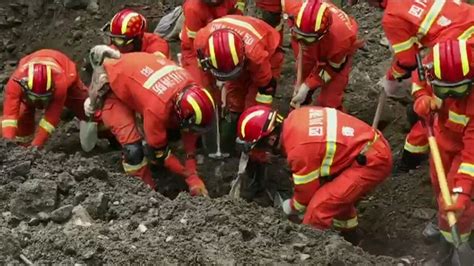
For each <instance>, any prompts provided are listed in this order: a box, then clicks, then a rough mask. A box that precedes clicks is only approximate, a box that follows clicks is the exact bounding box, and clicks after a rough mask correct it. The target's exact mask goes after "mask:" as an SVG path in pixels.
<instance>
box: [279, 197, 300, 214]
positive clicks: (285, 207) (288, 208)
mask: <svg viewBox="0 0 474 266" xmlns="http://www.w3.org/2000/svg"><path fill="white" fill-rule="evenodd" d="M281 207H282V208H283V212H284V213H285V214H286V215H287V216H290V215H295V214H298V212H297V211H295V210H293V208H291V199H287V200H285V201H283V203H282V204H281Z"/></svg>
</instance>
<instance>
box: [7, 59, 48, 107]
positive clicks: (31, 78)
mask: <svg viewBox="0 0 474 266" xmlns="http://www.w3.org/2000/svg"><path fill="white" fill-rule="evenodd" d="M27 71H28V75H27V76H26V77H24V78H23V79H21V80H15V81H16V82H18V83H19V84H20V86H21V87H22V89H23V92H24V93H25V98H26V101H27V102H28V103H30V104H32V105H35V106H36V107H39V108H42V107H45V106H46V105H47V104H48V103H49V102H50V100H51V97H52V95H53V86H54V84H53V76H52V75H53V74H52V71H51V67H50V66H48V65H45V64H39V63H31V64H29V65H28V68H27Z"/></svg>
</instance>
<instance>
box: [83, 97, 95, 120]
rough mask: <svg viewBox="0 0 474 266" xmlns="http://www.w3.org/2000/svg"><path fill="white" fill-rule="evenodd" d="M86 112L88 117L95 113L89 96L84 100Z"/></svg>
mask: <svg viewBox="0 0 474 266" xmlns="http://www.w3.org/2000/svg"><path fill="white" fill-rule="evenodd" d="M84 113H86V116H88V117H91V116H93V115H94V113H95V110H94V108H92V105H91V99H90V98H89V97H88V98H87V99H86V100H85V101H84Z"/></svg>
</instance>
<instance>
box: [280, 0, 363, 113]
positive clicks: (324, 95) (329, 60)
mask: <svg viewBox="0 0 474 266" xmlns="http://www.w3.org/2000/svg"><path fill="white" fill-rule="evenodd" d="M284 1H285V5H284V10H283V11H284V12H285V13H287V14H289V15H290V16H294V17H297V15H298V12H299V9H300V7H301V5H302V2H301V1H293V0H284ZM328 4H329V6H330V7H329V10H330V12H331V14H332V24H331V26H330V27H329V31H328V32H327V33H326V35H325V36H324V37H323V38H322V39H321V40H319V41H317V42H316V43H314V44H312V45H310V46H304V47H303V79H305V80H304V82H305V83H306V85H308V87H309V88H310V89H312V90H315V89H318V88H321V91H320V94H319V96H318V98H317V100H316V105H319V106H327V107H333V108H342V98H343V95H344V90H345V88H346V86H347V84H348V82H349V73H350V71H351V68H352V61H353V56H354V54H355V52H356V51H357V49H358V48H359V47H360V46H361V42H360V41H358V39H357V31H358V25H357V22H356V21H355V20H354V19H353V18H352V17H350V16H348V15H347V14H346V13H344V11H342V10H341V9H339V8H337V7H336V6H335V5H333V4H331V3H329V2H328ZM298 45H299V44H297V43H296V42H295V41H293V48H294V49H295V55H296V56H298V55H297V51H298V49H297V47H298ZM310 96H311V94H309V96H308V97H310ZM308 100H309V99H308Z"/></svg>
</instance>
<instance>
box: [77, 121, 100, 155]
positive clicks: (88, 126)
mask: <svg viewBox="0 0 474 266" xmlns="http://www.w3.org/2000/svg"><path fill="white" fill-rule="evenodd" d="M97 133H98V129H97V122H94V121H92V119H91V118H88V119H87V121H84V120H81V121H80V122H79V139H80V141H81V148H82V150H83V151H85V152H90V151H91V150H92V149H94V147H95V145H96V144H97V140H98V136H97Z"/></svg>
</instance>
